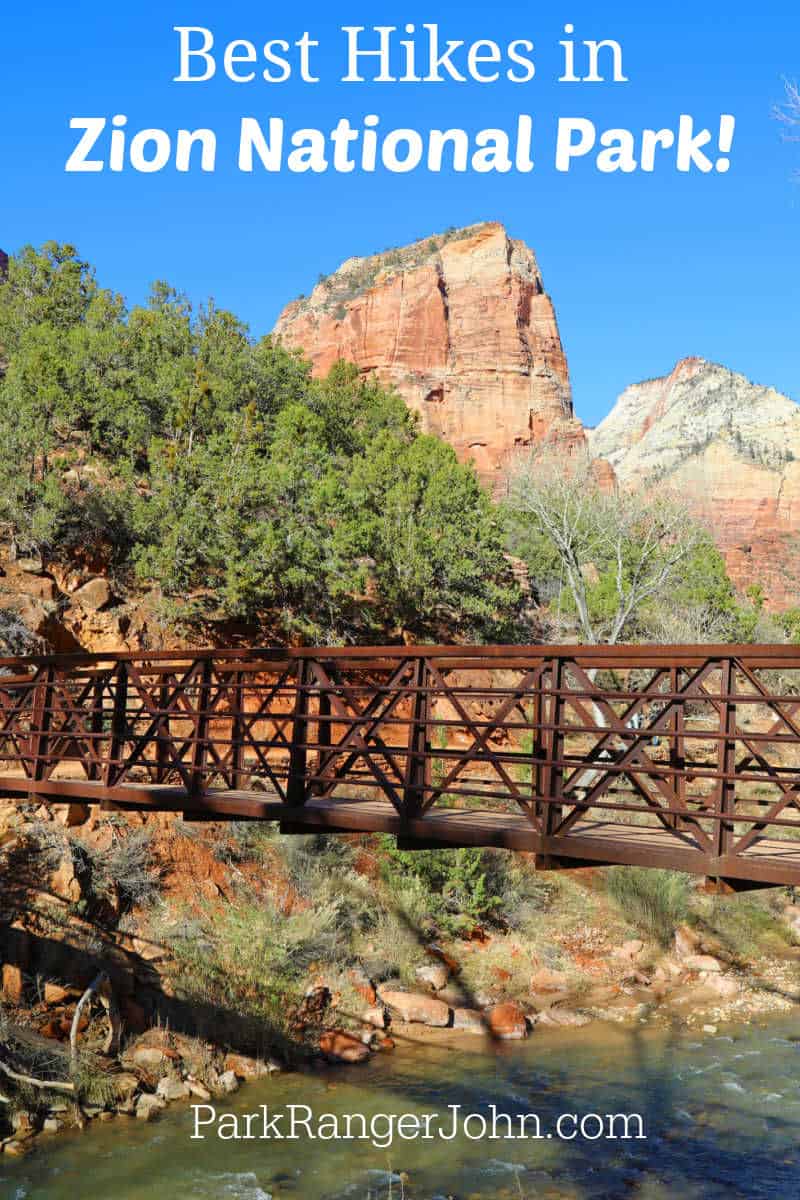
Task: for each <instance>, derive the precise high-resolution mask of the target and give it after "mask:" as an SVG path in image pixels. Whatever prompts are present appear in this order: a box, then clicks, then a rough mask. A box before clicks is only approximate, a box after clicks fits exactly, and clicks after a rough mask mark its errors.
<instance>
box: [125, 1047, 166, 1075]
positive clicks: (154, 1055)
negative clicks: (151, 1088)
mask: <svg viewBox="0 0 800 1200" xmlns="http://www.w3.org/2000/svg"><path fill="white" fill-rule="evenodd" d="M130 1058H131V1061H132V1062H133V1063H134V1064H135V1065H136V1066H137V1067H142V1068H143V1069H144V1070H145V1071H152V1070H154V1069H156V1070H157V1069H158V1068H159V1067H160V1066H162V1064H163V1062H164V1059H165V1058H166V1055H165V1054H164V1049H163V1047H162V1046H135V1047H134V1049H133V1050H132V1051H131V1054H130Z"/></svg>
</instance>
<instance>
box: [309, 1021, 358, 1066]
mask: <svg viewBox="0 0 800 1200" xmlns="http://www.w3.org/2000/svg"><path fill="white" fill-rule="evenodd" d="M319 1048H320V1050H321V1051H322V1053H323V1054H324V1055H325V1057H326V1058H330V1059H333V1061H334V1062H345V1063H358V1062H363V1061H364V1060H365V1059H367V1058H369V1054H370V1051H369V1046H365V1045H364V1043H363V1042H362V1041H359V1039H358V1038H357V1037H354V1036H353V1035H352V1034H351V1033H345V1031H344V1030H343V1029H329V1030H327V1031H326V1032H325V1033H323V1034H322V1036H321V1037H320V1039H319Z"/></svg>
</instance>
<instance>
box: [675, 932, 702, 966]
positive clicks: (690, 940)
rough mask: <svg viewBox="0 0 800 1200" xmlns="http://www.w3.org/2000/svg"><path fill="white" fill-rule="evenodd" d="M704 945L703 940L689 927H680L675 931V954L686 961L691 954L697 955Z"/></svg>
mask: <svg viewBox="0 0 800 1200" xmlns="http://www.w3.org/2000/svg"><path fill="white" fill-rule="evenodd" d="M701 945H702V938H701V937H700V934H699V933H697V932H696V931H695V930H694V929H692V928H691V926H689V925H679V926H678V928H677V929H676V930H675V953H676V954H677V956H678V958H680V959H684V958H686V956H687V955H689V954H697V952H698V950H699V949H700V946H701Z"/></svg>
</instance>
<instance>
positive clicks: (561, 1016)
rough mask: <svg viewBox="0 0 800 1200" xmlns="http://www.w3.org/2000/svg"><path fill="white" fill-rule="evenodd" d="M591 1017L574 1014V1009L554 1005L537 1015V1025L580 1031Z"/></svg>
mask: <svg viewBox="0 0 800 1200" xmlns="http://www.w3.org/2000/svg"><path fill="white" fill-rule="evenodd" d="M590 1021H591V1017H589V1016H587V1015H586V1013H580V1012H576V1011H575V1009H574V1008H562V1007H561V1005H554V1006H553V1007H552V1008H547V1009H545V1010H544V1012H541V1013H539V1016H538V1018H537V1024H542V1025H561V1026H563V1027H565V1028H571V1029H580V1028H582V1026H584V1025H588V1024H589V1023H590Z"/></svg>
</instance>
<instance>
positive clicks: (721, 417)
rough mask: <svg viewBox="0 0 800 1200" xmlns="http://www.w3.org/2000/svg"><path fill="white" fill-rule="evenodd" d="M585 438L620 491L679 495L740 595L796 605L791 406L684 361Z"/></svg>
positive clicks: (799, 452) (797, 494) (635, 392)
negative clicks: (758, 592)
mask: <svg viewBox="0 0 800 1200" xmlns="http://www.w3.org/2000/svg"><path fill="white" fill-rule="evenodd" d="M587 436H588V438H589V442H590V446H591V450H592V453H593V454H595V455H599V456H601V457H603V458H605V459H607V460H608V461H609V463H610V464H611V465H612V467H613V469H614V471H615V472H616V475H617V477H618V479H619V481H620V483H621V484H623V485H624V486H626V487H641V488H646V487H647V486H648V485H649V484H651V483H652V482H654V481H655V480H656V479H657V480H658V481H659V483H660V484H661V485H663V486H664V487H665V488H667V489H668V490H669V491H670V492H672V493H674V494H677V495H680V496H681V498H682V500H685V502H686V503H687V505H688V506H689V508H690V509H691V511H692V512H693V513H694V515H695V516H696V517H697V518H699V519H700V521H701V522H702V523H703V524H704V525H706V526H707V527H708V528H709V529H710V530H711V533H712V536H713V538H714V541H715V542H716V544H717V546H718V547H719V548H720V550H721V551H722V553H723V555H724V558H725V563H726V566H727V568H728V573H729V574H730V576H731V578H732V579H733V581H734V583H735V584H736V585H737V586H738V587H739V588H740V589H742V590H743V589H744V588H745V587H746V586H747V585H748V584H753V583H757V584H759V585H760V586H761V587H762V588H763V591H764V594H765V597H766V601H767V607H768V608H778V609H779V608H786V607H790V606H792V605H794V604H796V603H797V588H796V580H797V578H798V576H800V539H798V537H797V533H798V529H799V528H800V408H798V406H797V404H796V403H795V402H794V400H792V399H790V398H789V397H788V396H783V395H781V394H780V393H779V392H777V391H775V390H774V388H769V387H761V386H757V385H755V384H753V383H751V382H750V380H748V379H746V378H745V377H744V376H743V375H738V374H736V373H735V372H733V371H730V370H728V369H727V368H726V367H723V366H720V365H718V364H716V363H711V362H707V361H706V360H704V359H702V358H687V359H683V360H682V361H681V362H679V363H678V364H677V366H676V367H675V369H674V370H673V371H672V373H671V374H670V375H668V376H666V377H664V378H661V379H652V380H650V381H648V382H647V383H639V384H634V385H633V386H632V387H629V388H627V389H626V391H624V392H623V393H622V395H621V396H620V397H619V399H618V400H617V403H616V405H615V407H614V408H613V409H612V411H611V412H610V413H609V415H608V416H607V417H606V418H605V420H603V421H601V422H600V424H599V425H598V426H597V428H596V429H595V430H593V431H591V432H589V433H588V435H587ZM666 632H667V633H669V630H667V631H666ZM689 953H691V951H689Z"/></svg>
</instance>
